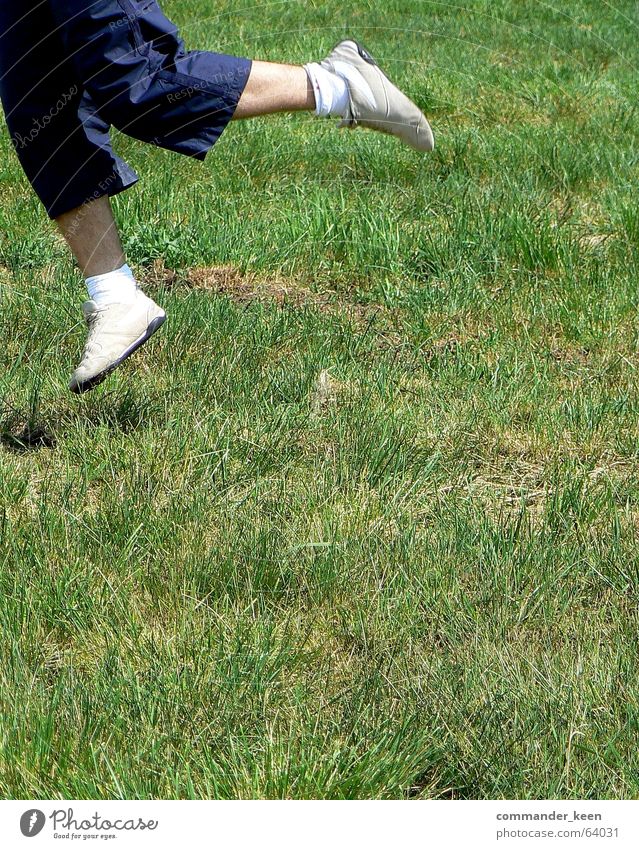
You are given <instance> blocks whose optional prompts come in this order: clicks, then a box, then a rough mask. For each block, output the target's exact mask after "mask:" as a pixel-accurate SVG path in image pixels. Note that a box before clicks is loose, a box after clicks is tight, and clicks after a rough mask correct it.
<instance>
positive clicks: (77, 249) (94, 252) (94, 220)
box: [56, 197, 126, 277]
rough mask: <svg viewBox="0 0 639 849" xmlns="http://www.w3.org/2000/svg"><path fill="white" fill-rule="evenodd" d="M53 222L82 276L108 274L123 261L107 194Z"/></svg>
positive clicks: (120, 243)
mask: <svg viewBox="0 0 639 849" xmlns="http://www.w3.org/2000/svg"><path fill="white" fill-rule="evenodd" d="M56 224H57V225H58V227H59V229H60V232H61V233H62V235H63V236H64V238H65V239H66V242H67V244H68V245H69V247H70V248H71V251H72V253H73V255H74V257H75V258H76V260H77V263H78V265H79V266H80V269H81V271H82V273H83V274H84V276H85V277H95V276H96V275H103V274H108V273H109V272H111V271H115V270H116V269H118V268H121V267H122V266H123V265H124V264H125V263H126V260H125V257H124V251H123V250H122V242H121V241H120V234H119V233H118V227H117V224H116V222H115V219H114V217H113V212H112V210H111V202H110V200H109V198H108V197H100V198H97V199H96V200H91V201H89V202H88V203H86V204H83V205H82V206H80V207H77V208H76V209H72V210H70V211H69V212H65V213H63V214H62V215H59V216H58V217H57V218H56Z"/></svg>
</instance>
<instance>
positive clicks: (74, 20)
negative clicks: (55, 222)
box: [0, 0, 251, 218]
mask: <svg viewBox="0 0 639 849" xmlns="http://www.w3.org/2000/svg"><path fill="white" fill-rule="evenodd" d="M250 70H251V61H250V60H249V59H239V58H236V57H234V56H225V55H222V54H217V53H205V52H200V51H187V50H186V49H185V47H184V44H183V42H182V40H181V39H180V37H179V35H178V32H177V29H176V28H175V26H174V25H173V24H172V23H171V22H170V21H169V20H168V19H167V18H166V17H165V16H164V14H163V13H162V11H161V10H160V7H159V6H158V4H157V3H156V2H155V0H0V98H1V99H2V105H3V108H4V112H5V118H6V121H7V126H8V129H9V133H10V135H11V140H12V142H13V145H14V147H15V149H16V152H17V154H18V157H19V158H20V162H21V164H22V167H23V168H24V171H25V173H26V175H27V177H28V179H29V181H30V182H31V184H32V186H33V188H34V189H35V191H36V192H37V194H38V196H39V197H40V199H41V200H42V202H43V204H44V205H45V207H46V209H47V212H48V213H49V215H50V216H51V217H52V218H55V217H56V216H58V215H61V214H62V213H63V212H68V211H69V210H71V209H74V208H75V207H77V206H80V205H81V204H83V203H86V202H87V201H89V200H92V199H95V198H98V197H100V196H102V195H115V194H117V193H118V192H121V191H122V190H123V189H126V188H128V187H129V186H131V185H132V184H133V183H135V182H136V180H137V175H136V173H135V172H134V171H133V169H132V168H130V167H129V166H128V165H127V164H126V163H125V162H123V161H122V160H121V159H120V158H119V157H117V156H116V155H115V154H114V153H113V150H112V148H111V143H110V139H109V129H110V127H111V126H114V127H117V129H119V130H121V131H122V132H123V133H127V134H128V135H130V136H133V137H134V138H136V139H141V140H142V141H145V142H150V143H151V144H155V145H158V146H160V147H165V148H167V149H169V150H174V151H177V152H178V153H184V154H186V155H187V156H194V157H196V158H197V159H204V157H205V156H206V153H207V151H208V150H209V148H210V147H211V146H212V145H213V144H215V142H216V141H217V139H218V138H219V137H220V135H221V133H222V131H223V130H224V128H225V127H226V125H227V123H228V122H229V121H230V120H231V118H232V116H233V113H234V111H235V108H236V106H237V103H238V100H239V99H240V96H241V94H242V92H243V90H244V87H245V85H246V81H247V79H248V76H249V73H250Z"/></svg>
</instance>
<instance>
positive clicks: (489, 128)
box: [0, 0, 639, 798]
mask: <svg viewBox="0 0 639 849" xmlns="http://www.w3.org/2000/svg"><path fill="white" fill-rule="evenodd" d="M165 6H166V9H167V11H168V12H169V13H170V14H171V15H172V16H173V17H174V18H175V20H176V21H177V22H178V23H179V24H180V25H181V28H182V33H183V35H184V37H185V39H186V41H187V43H188V44H189V45H190V46H193V47H195V46H197V47H200V48H205V49H206V48H208V49H224V50H225V52H230V53H238V54H241V55H250V56H256V57H260V58H266V59H281V60H287V61H301V60H304V61H306V60H308V59H309V58H313V57H321V56H323V55H324V54H325V53H326V51H327V50H328V49H330V47H331V46H332V45H333V44H334V43H335V42H336V41H337V40H339V38H340V37H342V36H343V35H345V34H352V35H354V36H356V37H358V38H359V39H361V40H362V41H363V42H364V43H365V44H366V45H367V46H368V47H369V49H370V50H371V52H372V53H373V55H375V56H376V57H377V59H378V60H379V62H380V64H382V66H383V67H385V68H386V69H387V70H388V71H389V73H391V75H394V76H395V78H397V79H398V80H399V81H400V82H401V83H402V85H403V86H404V87H405V88H406V89H407V91H408V92H409V93H410V94H411V95H412V96H413V97H414V98H415V99H416V100H417V101H418V102H420V104H422V105H423V106H424V107H425V109H426V111H427V113H428V115H429V117H430V118H431V119H432V123H433V126H434V129H435V132H436V138H437V145H438V147H437V150H436V152H435V153H434V154H433V155H432V156H430V157H427V158H420V157H419V155H417V154H415V153H414V152H412V151H410V150H408V149H405V148H402V147H401V146H399V145H398V144H396V143H395V142H394V140H389V139H386V138H383V137H380V136H377V135H374V134H368V133H365V132H359V133H348V132H342V133H340V132H337V131H336V129H335V127H334V125H333V124H332V123H331V122H325V123H322V122H317V121H315V120H313V119H312V117H311V116H307V115H303V116H297V117H293V118H290V117H278V118H270V119H264V120H259V121H254V122H251V123H244V124H239V123H238V124H234V125H232V126H231V127H230V128H229V130H228V131H227V133H225V135H224V137H223V138H222V140H221V141H220V142H219V144H218V146H217V147H216V149H215V151H214V152H213V153H212V154H211V156H210V157H209V158H208V160H207V162H206V164H205V165H204V166H202V165H200V164H198V163H195V162H193V161H191V160H187V159H184V158H179V157H177V156H174V155H172V154H169V153H166V152H163V151H160V150H156V149H149V148H145V147H143V146H142V145H140V144H139V143H137V142H134V141H131V140H129V139H126V138H124V137H122V136H118V137H116V146H117V148H118V150H119V151H120V152H121V153H123V154H124V155H125V156H126V157H127V158H128V159H129V161H131V162H132V164H134V166H135V167H136V168H137V169H138V171H139V172H140V174H141V176H142V178H143V180H142V181H141V183H140V185H139V186H138V187H137V188H135V189H134V190H132V191H131V192H128V193H127V194H126V195H123V196H121V197H120V198H119V199H118V200H117V203H116V207H117V215H118V220H119V222H120V223H121V226H122V229H123V234H124V238H125V241H126V245H127V249H128V251H129V257H130V261H131V263H132V264H133V265H135V266H136V268H137V269H138V270H139V272H140V276H141V278H142V279H143V280H145V281H146V285H147V288H148V291H149V292H150V293H153V295H154V297H156V298H157V300H158V301H159V302H160V303H162V304H163V305H164V306H165V307H166V309H167V311H168V312H169V315H170V321H169V323H167V325H166V326H165V329H164V330H163V332H162V334H159V335H158V337H156V338H155V339H154V340H153V341H152V343H150V345H149V346H148V347H147V348H146V349H145V351H144V352H143V353H141V354H140V355H139V356H138V357H137V358H136V359H135V360H134V361H132V362H131V363H130V364H129V365H128V366H127V367H126V368H123V369H122V370H121V371H120V372H119V373H118V374H117V375H115V376H114V377H113V378H112V379H111V380H110V381H109V382H108V383H107V384H105V385H104V386H103V387H101V388H100V389H98V390H96V391H95V392H94V393H91V394H89V395H88V396H86V397H84V398H81V399H76V398H74V397H72V396H70V395H69V394H67V392H66V383H67V380H68V375H69V373H70V371H71V369H72V367H73V366H74V365H75V362H76V360H77V359H78V355H79V352H80V350H81V347H82V343H83V338H84V330H83V327H82V326H81V324H80V313H79V305H80V303H81V301H82V299H83V292H82V281H81V278H80V276H79V274H78V272H77V270H75V269H74V266H73V265H72V263H71V260H70V258H69V256H68V254H67V252H66V249H65V247H64V245H63V243H62V242H61V239H60V237H59V236H57V235H56V233H55V231H54V229H53V228H52V227H51V226H50V225H49V224H48V223H47V221H46V218H45V216H44V214H43V212H42V211H41V209H40V207H39V205H38V202H37V200H36V199H35V198H34V197H33V196H32V194H31V193H30V191H29V188H28V186H27V184H26V182H25V180H24V178H23V177H22V175H21V173H20V171H19V168H18V165H17V162H16V160H15V157H14V155H13V153H12V151H11V144H10V140H9V138H8V134H7V132H6V129H4V125H2V126H3V129H2V132H1V133H0V163H1V164H0V193H1V194H0V284H1V289H0V291H1V298H0V309H1V315H2V321H1V323H0V349H1V354H0V387H1V393H2V394H1V399H2V408H1V411H0V439H1V445H0V521H1V540H0V558H1V566H0V616H1V625H2V641H1V643H0V793H1V794H2V795H3V796H6V797H69V798H85V797H98V798H100V797H101V798H111V797H114V798H122V797H142V798H153V797H165V798H173V797H180V798H181V797H196V798H202V797H217V798H234V797H242V798H247V797H269V798H273V797H289V798H290V797H293V798H308V797H315V798H344V797H347V798H369V797H374V798H490V797H500V798H501V797H526V798H534V797H542V798H543V797H555V798H557V797H558V798H573V797H604V798H605V797H623V798H630V797H636V796H637V795H639V751H638V748H637V742H638V739H639V681H638V678H637V652H638V648H639V641H638V629H639V615H638V607H637V603H638V601H639V551H638V549H637V530H638V528H639V477H638V474H637V464H638V460H639V441H638V440H639V392H638V390H637V386H638V383H639V354H638V351H637V345H638V338H637V337H638V324H637V306H638V300H639V292H638V285H637V284H638V278H637V267H638V266H637V261H638V259H639V206H638V204H637V180H638V178H639V167H638V164H639V145H638V141H637V140H638V138H639V115H638V113H637V108H636V102H637V63H638V62H639V48H638V47H637V38H638V35H639V13H638V11H637V4H636V3H635V2H630V0H614V2H611V3H609V2H606V0H564V2H561V3H559V2H558V0H552V2H541V0H538V2H537V1H536V0H464V2H459V3H444V2H431V0H405V2H397V0H383V2H382V0H367V2H361V3H355V4H344V3H338V2H335V0H322V2H307V3H301V2H286V3H280V2H273V3H264V4H260V5H257V6H254V5H249V6H241V5H235V4H230V3H225V2H215V0H180V2H178V0H170V2H169V0H167V2H166V4H165Z"/></svg>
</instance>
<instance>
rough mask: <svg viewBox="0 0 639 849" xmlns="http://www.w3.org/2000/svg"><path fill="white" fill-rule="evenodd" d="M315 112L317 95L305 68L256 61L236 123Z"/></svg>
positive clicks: (241, 101)
mask: <svg viewBox="0 0 639 849" xmlns="http://www.w3.org/2000/svg"><path fill="white" fill-rule="evenodd" d="M310 109H315V94H314V93H313V87H312V85H311V83H310V81H309V79H308V75H307V73H306V71H305V70H304V68H302V67H300V66H297V65H278V64H276V63H274V62H257V61H254V62H253V65H252V67H251V73H250V75H249V78H248V81H247V83H246V87H245V88H244V91H243V92H242V96H241V98H240V100H239V103H238V104H237V108H236V110H235V114H234V115H233V120H239V119H243V118H255V117H257V116H258V115H272V114H274V113H275V112H302V111H305V110H310Z"/></svg>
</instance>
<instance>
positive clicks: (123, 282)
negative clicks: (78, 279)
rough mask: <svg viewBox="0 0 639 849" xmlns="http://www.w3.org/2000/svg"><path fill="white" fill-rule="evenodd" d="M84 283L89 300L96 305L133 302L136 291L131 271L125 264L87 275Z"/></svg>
mask: <svg viewBox="0 0 639 849" xmlns="http://www.w3.org/2000/svg"><path fill="white" fill-rule="evenodd" d="M85 283H86V287H87V292H88V294H89V298H90V300H92V301H94V302H95V303H96V304H97V305H98V306H106V305H107V304H130V303H133V301H134V300H135V298H136V296H137V292H138V287H137V283H136V282H135V277H134V276H133V271H131V269H130V267H129V266H128V265H126V264H125V265H123V266H121V267H120V268H117V269H115V271H109V272H107V273H106V274H97V275H95V276H93V277H87V279H86V281H85Z"/></svg>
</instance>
